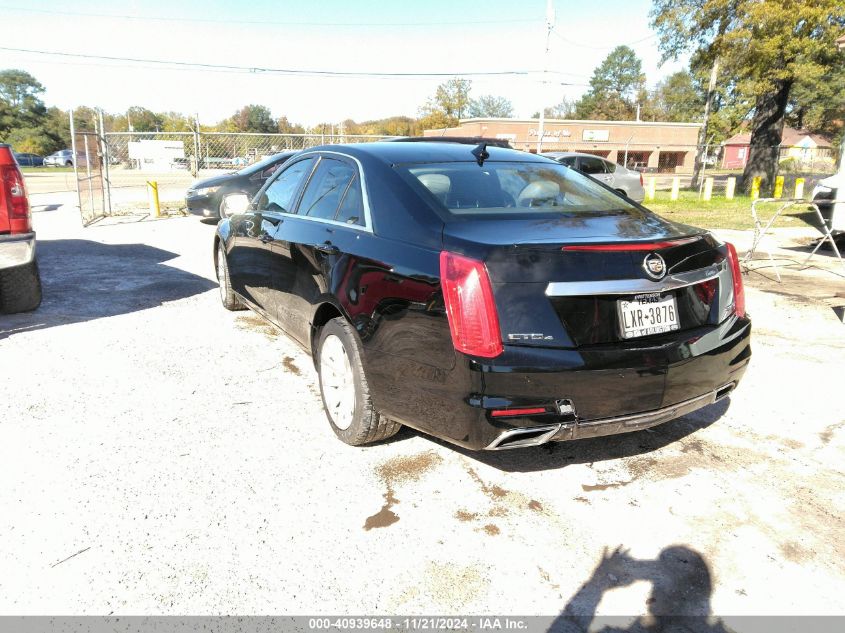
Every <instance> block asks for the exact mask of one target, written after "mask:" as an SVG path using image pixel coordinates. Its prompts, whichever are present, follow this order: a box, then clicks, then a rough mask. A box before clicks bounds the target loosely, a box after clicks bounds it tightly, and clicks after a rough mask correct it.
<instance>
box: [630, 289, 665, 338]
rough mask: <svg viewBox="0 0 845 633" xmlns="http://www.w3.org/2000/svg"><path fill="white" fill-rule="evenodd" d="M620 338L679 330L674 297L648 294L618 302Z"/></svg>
mask: <svg viewBox="0 0 845 633" xmlns="http://www.w3.org/2000/svg"><path fill="white" fill-rule="evenodd" d="M617 305H618V309H619V326H620V329H621V331H622V338H636V337H638V336H648V335H650V334H661V333H663V332H671V331H672V330H678V329H680V327H681V326H680V325H679V324H678V306H677V304H676V302H675V296H674V295H671V294H668V295H661V294H660V293H659V292H649V293H646V294H641V295H635V296H634V297H633V299H620V300H619V301H618V304H617Z"/></svg>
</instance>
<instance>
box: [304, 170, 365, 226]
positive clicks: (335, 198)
mask: <svg viewBox="0 0 845 633" xmlns="http://www.w3.org/2000/svg"><path fill="white" fill-rule="evenodd" d="M355 176H356V172H355V169H354V168H353V167H351V166H350V165H348V164H346V163H344V162H342V161H339V160H334V159H332V158H322V159H320V164H319V165H317V169H315V170H314V175H313V176H311V180H310V181H309V182H308V186H307V187H306V188H305V193H304V194H303V195H302V201H301V202H300V203H299V215H307V216H308V217H312V218H323V219H324V220H333V219H334V218H335V215H337V210H338V207H340V203H341V201H342V200H343V195H344V194H345V193H346V189H347V187H348V186H349V183H350V182H351V181H352V179H353V178H354V177H355Z"/></svg>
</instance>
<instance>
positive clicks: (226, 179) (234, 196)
mask: <svg viewBox="0 0 845 633" xmlns="http://www.w3.org/2000/svg"><path fill="white" fill-rule="evenodd" d="M295 154H296V152H295V151H294V152H282V153H280V154H274V155H273V156H269V157H268V158H265V159H264V160H262V161H259V162H257V163H254V164H252V165H250V166H249V167H244V168H243V169H241V170H240V171H235V172H231V173H228V174H221V175H220V176H213V177H211V178H206V179H204V180H198V181H196V182H195V183H193V184H192V185H191V187H190V188H189V189H188V191H186V192H185V206H186V207H187V208H188V211H189V212H190V213H193V214H194V215H201V216H203V217H206V218H225V217H226V216H227V215H231V214H232V213H234V212H237V211H243V210H244V209H245V208H246V207H247V205H248V204H249V201H250V200H252V197H253V196H254V195H255V194H256V193H257V192H258V190H259V189H261V187H262V186H263V185H264V183H265V182H267V179H268V178H269V177H270V176H272V175H273V174H274V173H275V172H276V170H277V169H279V167H281V166H282V165H284V164H285V162H286V161H287V160H288V159H289V158H290V157H291V156H294V155H295Z"/></svg>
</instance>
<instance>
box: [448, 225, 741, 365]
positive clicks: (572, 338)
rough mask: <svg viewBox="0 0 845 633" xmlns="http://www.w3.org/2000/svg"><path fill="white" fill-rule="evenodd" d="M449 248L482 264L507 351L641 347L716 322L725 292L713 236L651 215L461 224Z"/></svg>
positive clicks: (452, 227) (450, 229) (453, 230)
mask: <svg viewBox="0 0 845 633" xmlns="http://www.w3.org/2000/svg"><path fill="white" fill-rule="evenodd" d="M444 248H445V249H447V250H455V251H456V252H461V253H463V254H465V255H468V256H470V257H474V258H475V259H478V260H480V261H483V262H484V263H485V265H486V268H487V271H488V274H489V276H490V280H491V284H492V288H493V293H494V296H495V302H496V307H497V310H498V318H499V324H500V329H501V336H502V340H503V342H504V343H505V344H509V345H528V346H534V347H536V346H541V347H561V348H580V347H584V346H590V345H602V344H608V343H620V342H635V343H636V342H639V340H640V339H643V338H648V337H655V336H660V335H664V336H665V335H666V334H667V333H670V332H674V331H676V330H686V329H693V328H697V327H701V326H703V325H715V324H717V323H719V322H720V320H721V319H722V318H723V316H724V314H723V309H722V306H724V304H725V298H724V297H722V296H721V295H724V294H725V293H727V292H729V291H728V290H726V289H725V287H724V286H725V283H724V281H721V282H720V276H721V275H723V274H724V271H725V270H726V269H727V266H726V264H725V254H724V253H723V252H721V251H720V249H719V243H718V242H717V241H716V240H715V238H713V237H712V236H711V235H710V234H708V233H705V232H703V231H701V230H699V229H693V228H691V227H686V226H683V225H678V224H674V223H671V222H668V221H666V220H663V219H662V218H659V217H658V216H654V215H653V214H650V213H648V212H643V213H642V214H639V213H637V214H626V215H614V216H595V217H589V216H587V217H561V218H555V219H553V220H542V219H530V220H484V221H478V222H473V223H472V226H470V225H469V223H466V222H456V223H451V224H447V226H446V228H445V230H444ZM647 260H654V261H655V262H660V263H662V271H660V273H659V274H655V273H650V272H649V270H648V265H647ZM649 319H653V320H656V322H655V323H650V322H649Z"/></svg>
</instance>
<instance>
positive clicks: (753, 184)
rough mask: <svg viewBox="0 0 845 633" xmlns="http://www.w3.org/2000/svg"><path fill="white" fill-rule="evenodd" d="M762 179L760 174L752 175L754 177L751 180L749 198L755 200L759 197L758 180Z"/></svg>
mask: <svg viewBox="0 0 845 633" xmlns="http://www.w3.org/2000/svg"><path fill="white" fill-rule="evenodd" d="M761 180H762V179H761V178H760V176H754V179H753V180H752V181H751V199H752V200H756V199H757V198H759V197H760V181H761Z"/></svg>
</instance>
